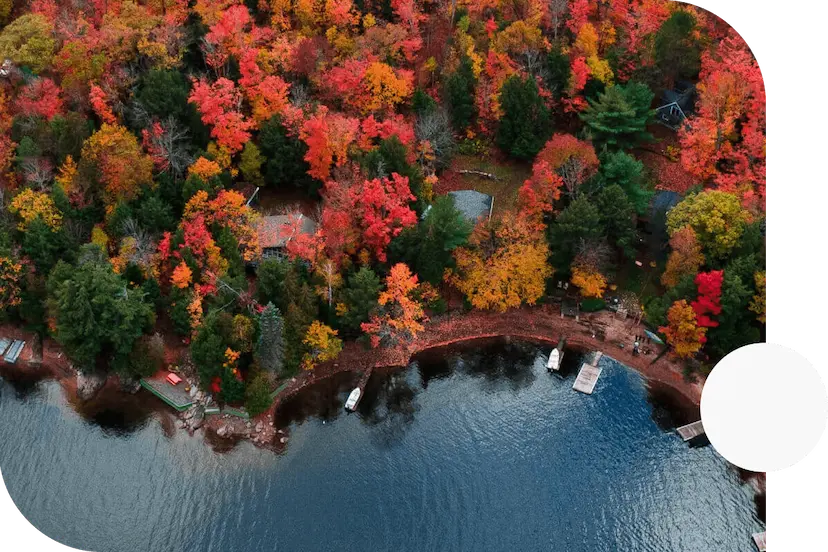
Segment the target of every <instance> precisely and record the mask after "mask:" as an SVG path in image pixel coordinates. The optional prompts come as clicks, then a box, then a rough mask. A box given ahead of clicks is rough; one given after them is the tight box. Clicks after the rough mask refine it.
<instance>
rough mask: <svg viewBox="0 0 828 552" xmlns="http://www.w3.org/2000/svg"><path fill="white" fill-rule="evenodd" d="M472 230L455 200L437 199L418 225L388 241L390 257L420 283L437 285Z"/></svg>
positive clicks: (444, 197) (447, 198)
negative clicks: (411, 271)
mask: <svg viewBox="0 0 828 552" xmlns="http://www.w3.org/2000/svg"><path fill="white" fill-rule="evenodd" d="M471 231H472V225H471V223H470V222H469V221H467V220H466V218H465V217H464V216H463V213H461V212H460V211H459V210H458V209H457V207H455V205H454V199H453V198H452V197H451V196H449V195H446V196H440V197H438V198H437V199H436V200H435V201H434V203H433V204H432V206H431V208H430V209H429V210H428V212H427V213H426V215H425V217H423V220H422V221H421V222H420V223H419V224H418V225H417V226H415V227H411V228H406V229H405V230H403V232H402V233H401V234H400V235H399V236H397V238H395V239H394V240H393V241H392V242H391V245H390V246H389V251H390V254H391V258H392V260H393V263H398V262H403V263H405V264H407V265H408V266H409V267H410V268H411V269H412V270H413V271H414V272H415V273H417V275H418V276H419V277H420V279H421V280H422V281H425V282H431V283H432V284H439V283H440V282H441V281H442V279H443V273H444V272H445V270H446V269H447V268H450V267H452V266H453V264H454V257H453V256H452V252H453V251H454V250H455V249H456V248H458V247H460V246H461V245H463V244H465V243H466V241H468V239H469V235H470V234H471Z"/></svg>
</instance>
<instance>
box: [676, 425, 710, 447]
mask: <svg viewBox="0 0 828 552" xmlns="http://www.w3.org/2000/svg"><path fill="white" fill-rule="evenodd" d="M676 431H677V432H678V434H679V435H681V438H682V439H683V440H684V441H685V442H687V441H691V440H693V439H695V438H696V437H699V436H700V435H704V426H703V425H702V423H701V420H699V421H698V422H693V423H692V424H687V425H684V426H681V427H679V428H676Z"/></svg>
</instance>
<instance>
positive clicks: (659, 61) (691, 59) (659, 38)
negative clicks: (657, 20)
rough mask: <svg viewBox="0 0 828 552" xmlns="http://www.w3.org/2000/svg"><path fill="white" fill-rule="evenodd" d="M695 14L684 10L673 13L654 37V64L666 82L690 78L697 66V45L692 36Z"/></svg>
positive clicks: (698, 66) (698, 52) (699, 64)
mask: <svg viewBox="0 0 828 552" xmlns="http://www.w3.org/2000/svg"><path fill="white" fill-rule="evenodd" d="M695 31H696V18H695V16H694V15H693V14H692V13H690V12H687V11H684V10H677V11H675V12H673V15H671V16H670V17H669V18H668V19H667V20H666V21H664V23H662V24H661V27H660V28H659V29H658V32H657V33H656V36H655V60H656V65H658V68H659V69H660V70H661V73H662V74H663V75H664V76H665V77H666V78H667V80H668V81H671V82H672V81H675V80H676V79H691V78H694V77H696V76H698V74H699V69H700V68H701V47H700V45H699V43H698V41H697V40H696V38H695V37H694V36H693V35H694V33H695Z"/></svg>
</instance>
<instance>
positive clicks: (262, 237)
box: [258, 213, 316, 249]
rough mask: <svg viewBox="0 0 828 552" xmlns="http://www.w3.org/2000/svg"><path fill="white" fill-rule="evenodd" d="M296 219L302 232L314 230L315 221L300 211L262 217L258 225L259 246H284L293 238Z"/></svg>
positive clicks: (265, 247)
mask: <svg viewBox="0 0 828 552" xmlns="http://www.w3.org/2000/svg"><path fill="white" fill-rule="evenodd" d="M297 219H298V220H299V224H298V226H299V231H300V232H301V233H302V234H313V233H314V232H316V223H315V222H313V220H311V219H309V218H308V217H306V216H305V215H303V214H302V213H292V214H290V215H271V216H267V217H262V219H261V220H260V221H259V227H258V234H259V246H261V248H262V249H269V248H279V247H285V246H286V245H287V243H288V242H289V241H290V240H291V239H293V238H294V232H295V229H294V228H295V227H294V223H295V221H296V220H297Z"/></svg>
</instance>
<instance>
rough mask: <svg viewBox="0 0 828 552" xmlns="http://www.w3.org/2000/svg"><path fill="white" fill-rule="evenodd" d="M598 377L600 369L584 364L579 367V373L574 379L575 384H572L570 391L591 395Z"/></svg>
mask: <svg viewBox="0 0 828 552" xmlns="http://www.w3.org/2000/svg"><path fill="white" fill-rule="evenodd" d="M600 375H601V369H600V368H598V367H597V366H592V365H591V364H587V363H586V362H585V363H584V364H583V366H581V371H580V372H578V377H577V378H575V383H573V384H572V389H574V390H575V391H580V392H581V393H586V394H587V395H591V394H592V392H593V391H594V390H595V384H596V383H598V376H600Z"/></svg>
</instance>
